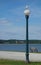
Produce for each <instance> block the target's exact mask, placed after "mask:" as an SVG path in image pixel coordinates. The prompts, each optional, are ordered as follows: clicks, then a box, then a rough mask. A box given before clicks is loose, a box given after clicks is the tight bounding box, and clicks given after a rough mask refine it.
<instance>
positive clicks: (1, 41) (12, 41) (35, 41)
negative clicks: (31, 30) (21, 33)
mask: <svg viewBox="0 0 41 65" xmlns="http://www.w3.org/2000/svg"><path fill="white" fill-rule="evenodd" d="M28 41H29V42H28V43H31V44H41V40H28ZM25 43H26V40H15V39H10V40H0V44H25Z"/></svg>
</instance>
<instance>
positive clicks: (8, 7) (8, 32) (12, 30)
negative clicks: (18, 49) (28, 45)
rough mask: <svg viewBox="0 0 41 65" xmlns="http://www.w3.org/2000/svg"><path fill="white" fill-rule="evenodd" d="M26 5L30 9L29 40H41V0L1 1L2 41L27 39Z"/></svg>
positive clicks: (0, 32) (0, 24)
mask: <svg viewBox="0 0 41 65" xmlns="http://www.w3.org/2000/svg"><path fill="white" fill-rule="evenodd" d="M26 5H28V6H29V9H30V16H29V24H28V28H29V29H28V30H29V31H28V32H29V35H28V36H29V39H39V40H41V0H0V39H21V40H24V39H26V20H25V15H24V9H25V6H26Z"/></svg>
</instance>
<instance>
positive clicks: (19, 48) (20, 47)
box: [0, 44, 41, 52]
mask: <svg viewBox="0 0 41 65" xmlns="http://www.w3.org/2000/svg"><path fill="white" fill-rule="evenodd" d="M32 47H33V48H37V49H38V51H39V52H41V44H29V52H30V48H32ZM0 50H1V51H7V50H8V51H26V44H0Z"/></svg>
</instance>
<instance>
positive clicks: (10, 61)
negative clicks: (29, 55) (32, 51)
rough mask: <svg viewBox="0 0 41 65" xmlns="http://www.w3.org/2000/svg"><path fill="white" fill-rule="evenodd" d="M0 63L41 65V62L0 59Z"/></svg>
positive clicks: (5, 64)
mask: <svg viewBox="0 0 41 65" xmlns="http://www.w3.org/2000/svg"><path fill="white" fill-rule="evenodd" d="M0 65H41V62H30V63H26V62H24V61H14V60H3V59H1V60H0Z"/></svg>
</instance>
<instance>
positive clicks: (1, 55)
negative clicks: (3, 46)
mask: <svg viewBox="0 0 41 65" xmlns="http://www.w3.org/2000/svg"><path fill="white" fill-rule="evenodd" d="M0 59H11V60H23V61H26V52H10V51H0ZM29 61H31V62H41V53H29Z"/></svg>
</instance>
